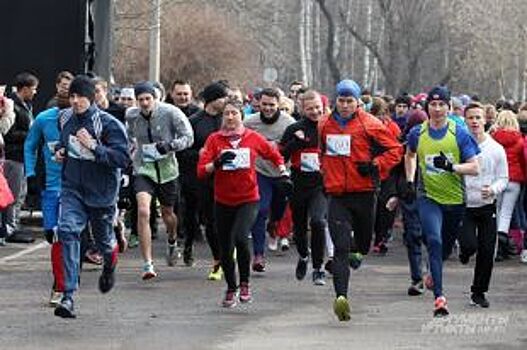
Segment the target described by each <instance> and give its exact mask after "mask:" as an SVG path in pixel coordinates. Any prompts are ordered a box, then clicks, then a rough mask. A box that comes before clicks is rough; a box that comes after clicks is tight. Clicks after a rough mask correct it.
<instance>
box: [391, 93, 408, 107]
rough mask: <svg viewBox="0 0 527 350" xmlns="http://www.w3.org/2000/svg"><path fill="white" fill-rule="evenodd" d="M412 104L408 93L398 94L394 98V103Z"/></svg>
mask: <svg viewBox="0 0 527 350" xmlns="http://www.w3.org/2000/svg"><path fill="white" fill-rule="evenodd" d="M411 104H412V99H411V98H410V96H409V95H408V94H402V95H400V96H397V98H396V99H395V105H396V106H397V105H407V106H408V107H410V105H411Z"/></svg>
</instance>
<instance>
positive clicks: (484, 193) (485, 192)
mask: <svg viewBox="0 0 527 350" xmlns="http://www.w3.org/2000/svg"><path fill="white" fill-rule="evenodd" d="M493 196H494V191H493V190H492V188H491V187H490V186H489V185H485V186H483V187H482V188H481V198H482V199H490V198H492V197H493Z"/></svg>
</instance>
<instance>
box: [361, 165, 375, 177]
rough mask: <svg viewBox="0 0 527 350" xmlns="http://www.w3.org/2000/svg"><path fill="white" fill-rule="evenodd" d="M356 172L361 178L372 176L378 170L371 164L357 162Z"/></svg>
mask: <svg viewBox="0 0 527 350" xmlns="http://www.w3.org/2000/svg"><path fill="white" fill-rule="evenodd" d="M357 171H358V172H359V174H360V175H361V176H363V177H367V176H372V175H373V174H375V173H376V172H377V171H378V169H377V165H375V164H374V163H373V162H357Z"/></svg>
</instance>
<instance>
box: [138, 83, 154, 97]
mask: <svg viewBox="0 0 527 350" xmlns="http://www.w3.org/2000/svg"><path fill="white" fill-rule="evenodd" d="M134 93H135V98H138V97H139V95H141V94H144V93H147V94H150V95H152V96H154V98H155V97H156V89H155V88H154V85H153V84H152V83H151V82H149V81H142V82H140V83H137V84H135V86H134Z"/></svg>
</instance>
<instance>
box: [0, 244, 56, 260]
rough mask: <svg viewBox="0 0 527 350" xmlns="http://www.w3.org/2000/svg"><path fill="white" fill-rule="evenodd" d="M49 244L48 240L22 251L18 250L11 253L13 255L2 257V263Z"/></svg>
mask: <svg viewBox="0 0 527 350" xmlns="http://www.w3.org/2000/svg"><path fill="white" fill-rule="evenodd" d="M47 246H49V243H48V242H45V241H44V242H40V243H39V244H37V245H35V246H32V247H29V248H26V249H24V250H22V251H20V252H17V253H15V254H11V255H8V256H6V257H3V258H1V259H0V264H3V263H6V262H8V261H11V260H15V259H17V258H20V257H21V256H24V255H27V254H29V253H32V252H34V251H35V250H39V249H42V248H44V247H47Z"/></svg>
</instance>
